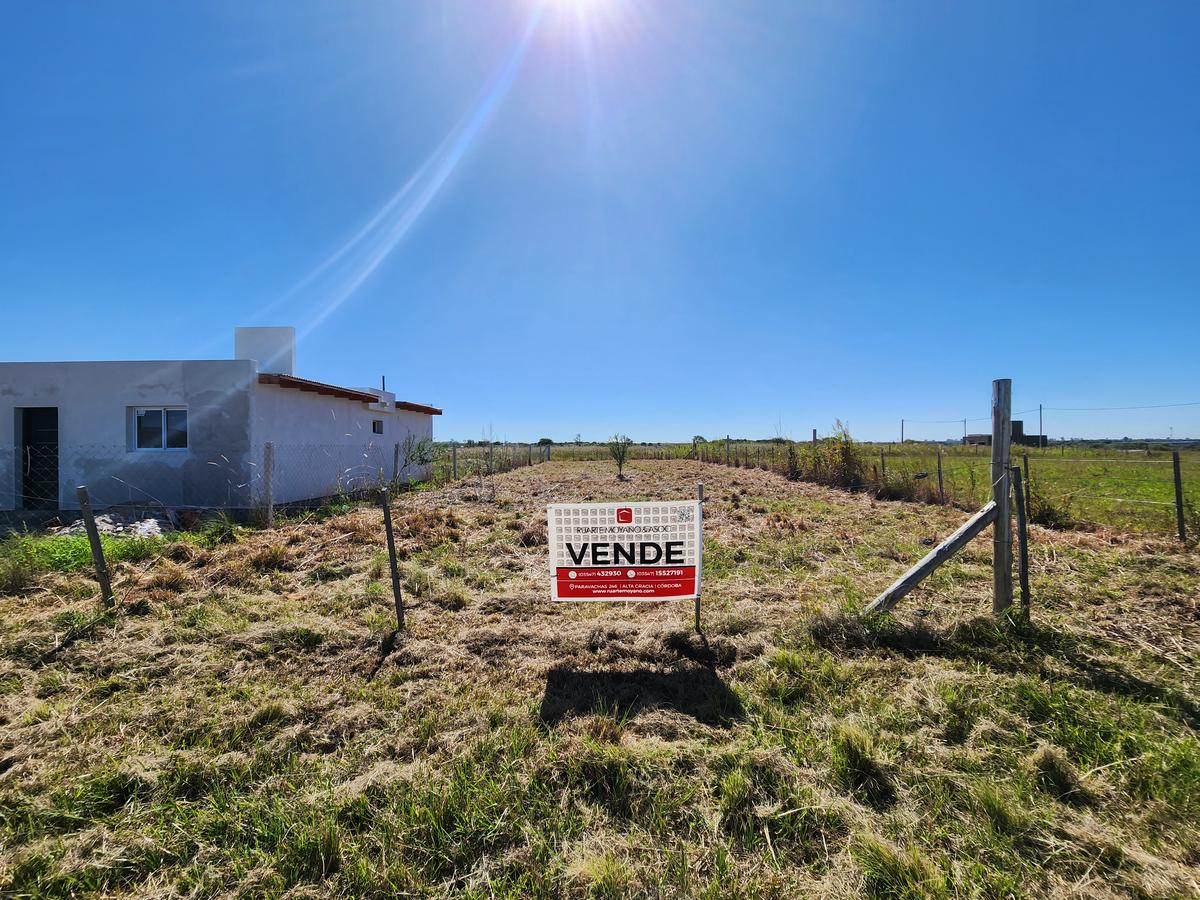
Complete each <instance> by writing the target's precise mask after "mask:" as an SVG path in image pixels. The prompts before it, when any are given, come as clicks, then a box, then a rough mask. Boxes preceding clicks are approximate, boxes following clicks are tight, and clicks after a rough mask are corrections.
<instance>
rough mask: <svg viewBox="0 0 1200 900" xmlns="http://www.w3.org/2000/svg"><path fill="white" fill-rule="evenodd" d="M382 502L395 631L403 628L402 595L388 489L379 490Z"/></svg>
mask: <svg viewBox="0 0 1200 900" xmlns="http://www.w3.org/2000/svg"><path fill="white" fill-rule="evenodd" d="M379 493H380V496H381V498H382V500H383V530H384V533H385V534H386V535H387V549H388V564H389V565H390V566H391V569H392V600H393V601H394V602H395V604H396V630H397V631H400V630H403V628H404V595H403V594H401V593H400V570H399V569H398V568H397V566H396V537H395V535H394V534H393V533H392V501H391V497H389V496H388V489H387V488H386V487H385V488H383V489H381V490H380V492H379Z"/></svg>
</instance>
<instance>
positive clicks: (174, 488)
mask: <svg viewBox="0 0 1200 900" xmlns="http://www.w3.org/2000/svg"><path fill="white" fill-rule="evenodd" d="M1180 456H1181V465H1180V474H1181V486H1182V490H1181V494H1182V501H1183V502H1182V504H1177V502H1176V495H1175V488H1174V470H1173V460H1172V452H1171V451H1170V450H1167V449H1161V448H1152V447H1146V448H1141V449H1138V450H1130V451H1114V450H1112V449H1087V448H1073V447H1066V446H1062V447H1050V448H1029V449H1028V450H1027V451H1025V452H1023V448H1020V447H1017V448H1014V452H1013V460H1014V462H1015V463H1020V464H1022V465H1023V467H1024V470H1025V474H1026V478H1025V484H1026V489H1027V492H1028V496H1027V500H1028V505H1029V512H1030V516H1031V520H1032V521H1034V522H1039V523H1041V524H1048V525H1072V524H1090V525H1106V526H1115V527H1121V528H1129V529H1136V530H1142V531H1148V532H1159V533H1171V532H1173V531H1175V530H1176V529H1177V527H1178V525H1179V520H1180V519H1181V518H1182V519H1185V520H1186V521H1187V523H1188V527H1187V530H1188V531H1189V532H1191V533H1192V534H1193V535H1195V534H1196V531H1197V527H1198V526H1200V513H1198V512H1197V509H1198V508H1200V452H1197V451H1194V450H1193V451H1191V452H1184V453H1182V454H1180ZM628 458H629V459H631V460H672V459H692V460H697V461H700V462H706V463H715V464H727V465H730V466H736V467H744V468H756V469H763V470H766V471H772V472H776V473H778V474H780V475H783V476H785V477H788V478H792V479H796V480H805V481H813V482H817V483H822V484H828V485H833V486H838V487H843V488H848V489H852V490H867V491H871V492H873V493H875V495H876V496H879V497H882V498H889V499H903V500H913V501H918V502H928V503H946V504H952V505H955V506H959V507H961V508H963V509H976V508H978V507H979V506H980V505H981V504H982V503H984V502H986V500H987V499H988V497H989V495H990V485H991V470H990V466H991V459H990V451H989V449H988V448H987V447H986V446H984V447H977V446H949V445H940V444H925V443H917V442H912V441H910V442H906V443H905V444H859V443H855V442H853V441H851V440H850V439H849V436H848V435H840V436H833V437H825V438H822V439H820V440H817V441H803V442H793V441H787V440H783V439H773V440H766V441H750V440H733V439H729V440H724V439H723V440H718V441H700V440H697V441H694V442H691V443H684V442H679V443H661V444H634V445H632V446H631V447H630V448H629V453H628ZM607 459H609V451H608V447H607V446H606V445H604V444H556V445H549V446H547V445H538V444H526V443H514V442H504V443H499V442H498V443H493V444H487V443H486V442H482V443H478V444H473V445H465V444H452V443H440V444H431V443H429V442H406V443H405V444H396V443H383V442H364V443H346V444H280V443H273V442H272V443H271V444H270V447H269V448H268V446H267V445H266V444H255V445H247V446H244V447H241V448H219V449H216V450H204V449H203V448H199V447H192V448H188V449H187V450H180V451H170V450H166V451H158V452H138V451H130V450H129V449H128V448H127V447H124V446H112V445H103V444H72V445H62V446H55V445H36V444H29V445H25V446H9V447H0V525H4V524H10V525H11V524H12V522H14V521H20V520H22V517H25V518H26V520H28V517H30V516H34V517H36V516H37V515H38V514H40V513H49V512H52V511H56V510H58V509H60V508H61V509H66V510H72V509H75V508H76V503H75V487H76V485H79V484H86V485H87V486H88V489H89V491H90V492H91V496H92V502H93V504H94V506H95V507H96V508H98V509H104V508H111V507H131V508H142V509H147V510H173V509H227V510H253V509H257V508H261V507H262V506H263V505H264V504H266V503H267V502H268V501H270V502H271V503H272V504H274V505H275V506H288V505H291V504H312V503H318V502H320V501H322V500H326V499H329V498H334V497H344V496H348V495H361V494H363V493H364V492H367V491H371V490H374V489H375V488H377V487H379V486H380V485H383V484H390V485H394V486H396V487H398V488H403V487H405V486H408V485H411V484H414V483H417V482H432V483H435V484H440V483H445V482H448V481H451V480H453V479H455V478H458V479H462V478H474V477H487V476H488V475H493V474H500V473H504V472H509V471H512V470H514V469H518V468H521V467H526V466H532V465H537V464H539V463H543V462H546V461H548V460H557V461H562V460H578V461H585V460H607ZM1180 507H1182V509H1181V508H1180Z"/></svg>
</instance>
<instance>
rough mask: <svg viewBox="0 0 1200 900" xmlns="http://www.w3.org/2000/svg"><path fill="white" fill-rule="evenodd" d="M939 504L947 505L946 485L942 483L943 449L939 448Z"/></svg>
mask: <svg viewBox="0 0 1200 900" xmlns="http://www.w3.org/2000/svg"><path fill="white" fill-rule="evenodd" d="M938 502H939V503H941V504H942V505H943V506H944V505H945V503H946V485H945V483H944V482H943V481H942V448H941V447H938Z"/></svg>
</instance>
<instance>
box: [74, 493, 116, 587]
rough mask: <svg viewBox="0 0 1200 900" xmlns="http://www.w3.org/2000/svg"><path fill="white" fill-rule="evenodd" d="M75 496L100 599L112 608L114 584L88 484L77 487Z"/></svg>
mask: <svg viewBox="0 0 1200 900" xmlns="http://www.w3.org/2000/svg"><path fill="white" fill-rule="evenodd" d="M75 496H76V497H77V498H78V499H79V513H80V515H81V517H82V518H83V527H84V529H85V530H86V531H87V537H88V544H89V545H90V546H91V548H92V563H93V564H94V565H95V567H96V580H97V581H98V582H100V599H101V600H103V601H104V608H105V609H112V606H113V602H114V600H113V592H112V584H111V583H110V582H109V580H108V564H107V563H105V561H104V547H103V545H102V544H101V543H100V532H99V531H97V530H96V517H95V516H93V515H92V501H91V498H90V497H88V489H87V485H83V484H81V485H79V487H77V488H75Z"/></svg>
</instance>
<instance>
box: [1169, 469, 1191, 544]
mask: <svg viewBox="0 0 1200 900" xmlns="http://www.w3.org/2000/svg"><path fill="white" fill-rule="evenodd" d="M1171 465H1172V466H1173V467H1174V469H1175V525H1176V527H1178V529H1179V540H1180V541H1183V542H1185V543H1186V541H1187V528H1186V527H1185V526H1184V522H1183V475H1182V473H1181V472H1180V470H1179V451H1178V450H1172V451H1171Z"/></svg>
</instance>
